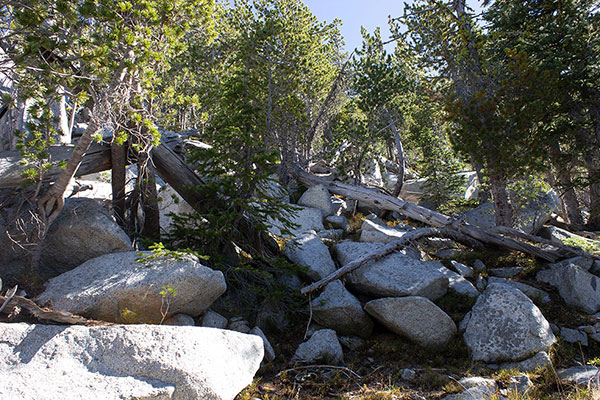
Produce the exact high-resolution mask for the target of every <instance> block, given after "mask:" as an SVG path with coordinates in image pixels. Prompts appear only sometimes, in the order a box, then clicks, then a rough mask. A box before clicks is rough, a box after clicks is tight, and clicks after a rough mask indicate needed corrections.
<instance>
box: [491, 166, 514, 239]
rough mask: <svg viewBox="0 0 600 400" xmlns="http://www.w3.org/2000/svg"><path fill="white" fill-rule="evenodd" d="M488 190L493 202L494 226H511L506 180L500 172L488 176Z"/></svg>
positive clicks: (510, 208) (510, 210) (510, 209)
mask: <svg viewBox="0 0 600 400" xmlns="http://www.w3.org/2000/svg"><path fill="white" fill-rule="evenodd" d="M490 189H491V191H492V198H493V200H494V211H495V212H496V225H498V226H508V227H511V226H512V223H513V221H512V217H513V215H512V207H511V205H510V201H509V199H508V193H507V191H506V178H505V177H504V174H502V173H501V172H495V173H492V174H491V176H490Z"/></svg>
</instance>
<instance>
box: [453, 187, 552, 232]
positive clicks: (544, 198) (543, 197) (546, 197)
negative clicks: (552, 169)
mask: <svg viewBox="0 0 600 400" xmlns="http://www.w3.org/2000/svg"><path fill="white" fill-rule="evenodd" d="M559 211H560V200H559V199H558V196H557V195H556V193H554V192H553V191H549V192H547V193H540V194H539V195H538V196H537V199H536V200H534V201H531V202H529V203H528V204H527V205H526V206H525V207H524V208H523V209H522V210H520V211H519V212H518V213H517V215H516V216H515V217H516V220H517V223H516V224H515V227H516V228H517V229H519V230H521V231H523V232H525V233H535V232H536V231H538V230H539V229H540V228H541V227H542V226H543V225H544V224H545V223H546V222H548V221H549V220H550V218H551V215H552V213H553V212H559ZM463 218H464V220H465V222H467V223H469V224H471V225H475V226H479V227H481V228H487V229H491V228H494V227H495V226H496V217H495V213H494V205H493V204H492V203H486V204H482V205H481V206H479V207H477V208H475V209H473V210H469V211H467V212H466V213H465V214H464V215H463Z"/></svg>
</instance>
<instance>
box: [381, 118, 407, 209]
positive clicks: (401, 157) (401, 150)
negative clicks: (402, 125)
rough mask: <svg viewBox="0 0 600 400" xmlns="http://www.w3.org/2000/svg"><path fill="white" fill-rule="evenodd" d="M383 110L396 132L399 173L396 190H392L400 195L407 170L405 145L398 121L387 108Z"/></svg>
mask: <svg viewBox="0 0 600 400" xmlns="http://www.w3.org/2000/svg"><path fill="white" fill-rule="evenodd" d="M383 112H384V113H385V115H386V116H387V118H388V119H389V120H390V127H391V128H392V132H393V133H394V142H395V144H396V159H397V164H398V174H397V175H396V176H397V180H396V184H395V185H394V191H393V192H392V196H394V197H398V196H399V195H400V192H402V186H403V185H404V170H405V162H404V147H402V141H401V140H400V134H399V133H398V129H397V128H396V123H395V122H394V120H393V119H392V116H391V115H390V113H389V111H388V109H387V108H384V109H383Z"/></svg>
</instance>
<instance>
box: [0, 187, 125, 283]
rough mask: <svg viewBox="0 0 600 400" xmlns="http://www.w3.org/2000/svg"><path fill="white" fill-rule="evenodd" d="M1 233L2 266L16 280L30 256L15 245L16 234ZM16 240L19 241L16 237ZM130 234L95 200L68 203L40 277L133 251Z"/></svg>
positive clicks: (4, 230)
mask: <svg viewBox="0 0 600 400" xmlns="http://www.w3.org/2000/svg"><path fill="white" fill-rule="evenodd" d="M0 229H2V233H0V249H1V250H0V265H2V266H3V267H4V268H3V269H4V271H3V274H5V275H6V276H10V275H12V276H15V275H18V274H19V273H20V272H22V271H23V269H24V266H25V265H26V259H27V253H26V252H25V251H23V250H22V249H20V248H19V247H18V246H16V245H14V243H12V241H11V240H10V239H9V238H8V236H7V234H8V233H11V234H15V232H12V231H11V230H9V229H7V228H6V227H2V226H1V225H0ZM14 239H16V240H20V239H21V237H20V236H19V235H18V234H17V235H15V236H14ZM131 249H132V248H131V240H130V239H129V237H128V236H127V234H126V233H125V232H124V231H123V229H121V227H119V225H117V223H116V222H115V221H114V220H113V219H112V218H111V217H110V215H109V214H108V212H107V211H106V210H104V209H103V208H102V206H101V205H100V203H98V202H97V201H96V200H92V199H85V198H82V199H67V200H66V201H65V206H64V208H63V210H62V211H61V213H60V214H59V215H58V217H57V218H56V220H55V221H54V223H53V224H52V226H51V227H50V230H49V231H48V234H47V236H46V239H45V240H44V243H43V249H42V255H41V261H40V269H39V271H37V272H38V274H39V275H40V277H41V278H43V279H48V278H51V277H54V276H57V275H60V274H62V273H63V272H66V271H69V270H71V269H73V268H75V267H77V266H78V265H80V264H82V263H84V262H85V261H87V260H90V259H92V258H95V257H98V256H101V255H104V254H110V253H116V252H122V251H130V250H131Z"/></svg>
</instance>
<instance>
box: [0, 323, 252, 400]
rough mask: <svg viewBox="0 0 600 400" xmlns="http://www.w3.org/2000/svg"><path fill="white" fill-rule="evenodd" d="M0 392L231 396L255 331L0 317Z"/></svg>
mask: <svg viewBox="0 0 600 400" xmlns="http://www.w3.org/2000/svg"><path fill="white" fill-rule="evenodd" d="M0 336H1V337H2V344H0V371H2V373H1V374H0V398H2V399H21V400H55V399H61V400H79V399H105V400H113V399H114V400H117V399H173V400H201V399H211V400H225V399H229V400H232V399H233V398H234V397H235V396H236V395H237V394H238V392H240V391H241V390H242V389H243V388H244V387H245V386H247V385H249V384H250V383H252V379H253V377H254V374H255V373H256V371H257V370H258V368H259V366H260V362H261V360H262V358H263V342H262V340H261V338H260V337H258V336H254V335H244V334H240V333H237V332H232V331H223V330H218V329H211V328H200V327H191V326H161V325H125V326H95V327H84V326H68V327H67V326H57V325H27V324H0Z"/></svg>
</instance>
